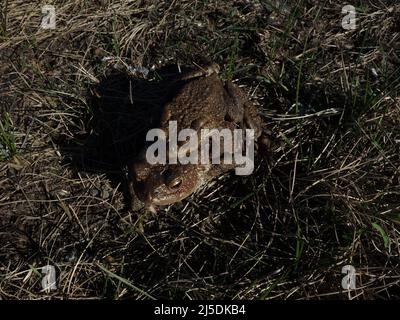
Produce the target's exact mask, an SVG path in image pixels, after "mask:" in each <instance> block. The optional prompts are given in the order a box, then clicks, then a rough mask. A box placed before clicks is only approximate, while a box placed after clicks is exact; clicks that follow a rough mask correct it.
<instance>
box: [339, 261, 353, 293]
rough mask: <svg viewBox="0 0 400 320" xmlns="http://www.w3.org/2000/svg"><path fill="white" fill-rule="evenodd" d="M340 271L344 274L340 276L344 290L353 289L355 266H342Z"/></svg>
mask: <svg viewBox="0 0 400 320" xmlns="http://www.w3.org/2000/svg"><path fill="white" fill-rule="evenodd" d="M342 273H344V274H346V275H345V276H344V277H343V278H342V288H343V289H344V290H354V289H355V288H356V268H354V267H353V266H352V265H346V266H343V268H342Z"/></svg>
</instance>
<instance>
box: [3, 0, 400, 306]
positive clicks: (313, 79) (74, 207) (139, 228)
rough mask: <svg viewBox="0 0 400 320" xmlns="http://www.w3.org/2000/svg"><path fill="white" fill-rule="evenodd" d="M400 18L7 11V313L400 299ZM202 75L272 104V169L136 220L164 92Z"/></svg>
mask: <svg viewBox="0 0 400 320" xmlns="http://www.w3.org/2000/svg"><path fill="white" fill-rule="evenodd" d="M50 3H52V4H54V5H55V7H56V12H57V28H56V29H55V30H45V29H42V28H40V22H41V19H42V14H41V10H40V8H41V5H43V4H50ZM395 3H396V1H354V3H353V4H354V6H356V7H357V10H358V16H357V17H358V20H357V28H356V29H355V30H349V31H346V30H344V29H342V28H341V26H340V22H341V19H342V14H341V8H342V6H343V5H344V4H347V3H340V2H337V1H330V0H327V1H322V0H321V1H305V0H297V1H279V0H276V1H272V0H271V1H269V0H259V1H256V0H254V1H246V0H229V1H216V0H214V1H212V0H202V1H200V0H178V1H176V0H174V1H168V2H167V1H152V0H137V1H134V0H132V1H128V0H119V1H113V0H109V1H107V0H98V1H80V0H65V1H48V2H47V1H32V2H26V1H22V0H8V1H5V2H4V1H3V2H2V3H1V4H0V7H1V15H0V17H1V21H0V114H1V118H0V191H1V192H0V217H1V219H0V244H1V246H0V296H1V297H2V298H4V299H23V298H25V299H47V298H53V299H60V298H69V299H81V298H113V299H122V298H136V299H138V298H168V299H181V298H182V299H198V298H208V299H215V298H237V299H273V298H278V299H288V298H290V299H311V298H312V299H326V298H336V299H348V298H356V299H394V298H399V297H400V290H399V282H400V271H399V270H400V261H399V253H400V241H399V240H400V232H399V223H400V187H399V185H400V131H399V130H398V128H399V126H400V96H399V89H400V72H399V67H400V34H399V30H400V28H399V26H400V19H399V16H400V14H399V13H400V6H399V5H396V4H395ZM204 61H215V62H217V63H219V64H220V65H221V67H222V70H223V74H222V76H223V77H224V78H232V79H235V80H236V81H238V82H239V83H240V84H241V85H243V86H245V87H246V90H247V91H248V93H249V95H251V97H252V99H253V100H254V101H255V102H256V103H257V105H258V107H259V110H260V112H261V114H262V115H263V117H264V119H265V121H266V123H267V124H268V126H269V128H270V130H271V131H272V134H273V152H271V158H272V160H271V161H270V163H267V162H266V161H265V160H264V159H261V158H260V159H258V162H257V170H256V172H255V173H254V174H253V175H252V176H250V177H247V178H242V177H236V176H234V175H233V174H228V175H225V176H223V177H221V178H219V179H217V180H216V181H213V182H212V183H211V184H209V185H208V186H206V187H205V188H203V189H202V190H200V191H199V192H198V193H196V194H195V195H193V196H192V197H191V198H189V199H187V200H185V201H183V202H182V203H180V204H177V205H174V206H170V207H168V208H165V210H162V211H161V212H159V214H158V215H157V216H151V215H150V216H148V215H144V216H143V215H138V213H137V212H133V211H132V210H131V209H130V208H129V205H128V204H129V201H130V199H129V195H128V192H127V188H126V173H125V172H126V170H125V166H126V161H127V160H128V159H129V158H130V157H131V156H132V155H133V154H134V153H135V152H137V149H138V148H139V147H140V141H141V138H142V135H143V132H144V130H145V129H146V127H148V126H150V125H151V123H152V122H151V120H154V118H156V117H155V116H154V115H155V114H156V113H157V111H158V110H159V106H160V102H159V101H160V97H163V96H164V95H165V90H164V91H163V90H162V88H163V85H162V84H163V82H161V84H160V83H158V82H157V81H151V80H155V79H157V78H158V77H159V75H160V74H161V75H163V74H164V75H165V74H166V72H164V73H163V72H161V71H159V70H164V71H165V70H176V68H175V69H171V68H169V69H168V68H164V69H161V68H162V67H165V66H167V65H171V64H181V65H190V64H193V63H199V64H201V63H203V62H204ZM140 66H143V67H146V68H148V69H151V68H153V70H155V71H151V72H150V74H149V77H148V79H144V78H143V76H142V75H141V74H140V72H139V73H137V72H136V73H135V72H134V70H132V68H133V67H136V68H137V67H140ZM175 72H176V71H175ZM144 120H150V121H148V123H146V121H144ZM46 264H50V265H53V266H55V267H56V270H57V277H58V281H57V287H58V288H57V290H55V291H52V292H50V293H46V292H43V291H42V288H41V279H42V276H43V275H41V272H40V268H41V267H42V266H44V265H46ZM348 264H351V265H353V266H354V267H355V268H356V271H357V289H355V290H352V291H351V292H345V291H343V289H342V288H341V280H342V277H343V276H344V275H343V274H341V268H342V266H344V265H348Z"/></svg>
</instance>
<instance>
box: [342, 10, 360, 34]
mask: <svg viewBox="0 0 400 320" xmlns="http://www.w3.org/2000/svg"><path fill="white" fill-rule="evenodd" d="M342 14H345V16H344V17H343V19H342V28H343V29H345V30H354V29H356V27H357V25H356V8H355V7H354V6H352V5H346V6H344V7H343V8H342Z"/></svg>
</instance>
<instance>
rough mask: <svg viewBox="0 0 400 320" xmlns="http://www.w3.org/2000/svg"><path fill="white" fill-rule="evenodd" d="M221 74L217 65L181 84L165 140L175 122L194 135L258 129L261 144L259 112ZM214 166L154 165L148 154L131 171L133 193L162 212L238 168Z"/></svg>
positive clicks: (167, 114)
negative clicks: (213, 131)
mask: <svg viewBox="0 0 400 320" xmlns="http://www.w3.org/2000/svg"><path fill="white" fill-rule="evenodd" d="M218 72H219V67H218V66H217V65H216V64H212V65H210V66H208V67H205V68H201V69H200V70H196V71H192V72H190V73H188V74H186V75H183V76H182V77H181V78H180V79H179V80H178V81H181V82H183V83H182V86H181V89H180V90H179V92H178V93H177V94H176V95H175V96H174V98H173V99H172V100H171V101H169V102H167V103H166V105H165V106H164V109H163V112H162V116H161V120H160V124H159V128H160V129H161V130H162V131H163V132H165V137H166V140H168V134H169V129H170V128H169V126H170V123H171V121H176V122H175V123H176V125H177V128H178V130H181V129H186V128H190V129H192V130H193V131H194V132H200V130H202V129H205V128H208V129H218V130H222V129H230V130H234V129H253V130H254V131H253V132H254V138H255V139H258V138H259V139H261V137H262V121H261V118H260V116H259V115H258V112H257V109H256V107H255V106H254V105H253V104H252V103H251V102H250V101H249V100H248V99H247V97H246V94H245V93H244V92H243V91H242V90H241V89H240V88H239V87H238V86H236V85H235V84H233V83H232V82H229V81H226V82H223V81H222V80H220V78H219V77H218ZM198 136H201V135H200V134H199V135H198ZM263 142H265V139H264V140H263ZM180 144H181V145H182V142H181V143H180ZM222 154H223V152H222V153H221V157H222ZM212 163H213V162H211V164H202V163H197V164H193V163H187V164H182V163H173V164H172V163H168V164H160V163H154V164H151V163H149V161H148V158H146V150H143V151H142V152H141V153H140V154H139V156H138V157H137V158H136V159H135V161H134V162H133V164H132V165H130V167H129V175H130V180H131V185H130V189H131V192H133V193H134V195H133V196H135V195H136V196H137V198H139V200H141V201H142V202H144V204H145V206H146V207H147V209H149V210H150V211H152V212H155V211H156V207H157V206H162V205H168V204H172V203H175V202H178V201H181V200H183V199H184V198H186V197H188V196H189V195H191V194H192V193H193V192H195V191H196V190H197V189H198V188H199V187H200V186H202V185H203V184H205V183H206V182H208V181H209V180H211V179H213V178H214V177H217V176H219V175H221V174H223V173H225V172H227V171H229V170H232V169H233V168H234V166H235V164H234V163H229V162H228V161H225V162H220V163H218V164H212Z"/></svg>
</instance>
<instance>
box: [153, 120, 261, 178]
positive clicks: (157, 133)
mask: <svg viewBox="0 0 400 320" xmlns="http://www.w3.org/2000/svg"><path fill="white" fill-rule="evenodd" d="M167 137H168V138H167ZM199 138H200V139H199ZM167 139H168V141H167ZM199 140H200V145H199ZM210 140H211V142H212V144H211V145H210ZM221 140H223V149H221ZM146 141H148V142H154V143H153V144H151V145H150V146H149V147H148V148H147V150H146V160H147V162H148V163H150V164H177V163H180V164H204V165H208V164H220V163H221V159H222V158H223V163H224V164H228V165H229V164H231V165H235V173H236V174H237V175H249V174H251V173H252V172H253V170H254V130H253V129H245V130H242V129H234V130H230V129H222V130H218V129H201V130H200V137H199V136H198V133H197V131H196V130H194V129H182V130H180V131H179V132H178V126H177V122H176V121H170V122H169V128H168V135H167V133H166V132H165V131H164V130H162V129H151V130H149V131H148V132H147V135H146ZM199 147H200V148H199ZM210 147H211V153H210ZM167 149H168V150H167ZM199 149H200V150H199ZM199 151H200V154H199ZM210 154H211V156H210Z"/></svg>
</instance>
